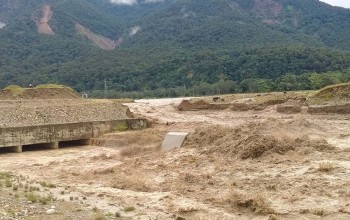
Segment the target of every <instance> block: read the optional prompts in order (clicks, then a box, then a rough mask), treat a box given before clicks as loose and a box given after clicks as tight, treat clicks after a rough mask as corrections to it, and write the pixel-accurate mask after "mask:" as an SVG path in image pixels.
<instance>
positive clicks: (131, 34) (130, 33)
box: [129, 26, 141, 36]
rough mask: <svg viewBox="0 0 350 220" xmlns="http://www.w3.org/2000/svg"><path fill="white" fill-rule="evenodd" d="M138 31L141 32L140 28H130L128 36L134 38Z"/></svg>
mask: <svg viewBox="0 0 350 220" xmlns="http://www.w3.org/2000/svg"><path fill="white" fill-rule="evenodd" d="M139 30H141V27H140V26H135V27H132V28H131V29H130V32H129V35H130V36H134V35H135V34H137V32H139Z"/></svg>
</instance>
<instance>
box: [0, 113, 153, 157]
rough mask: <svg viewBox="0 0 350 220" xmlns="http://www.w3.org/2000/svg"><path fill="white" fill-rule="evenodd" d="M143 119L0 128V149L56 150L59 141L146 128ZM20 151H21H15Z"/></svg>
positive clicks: (145, 122)
mask: <svg viewBox="0 0 350 220" xmlns="http://www.w3.org/2000/svg"><path fill="white" fill-rule="evenodd" d="M147 127H148V124H147V121H146V120H145V119H122V120H115V121H98V122H80V123H67V124H53V125H39V126H27V127H1V128H0V147H17V148H18V147H19V146H20V147H21V146H23V145H31V144H46V143H47V144H49V143H51V145H52V148H58V143H59V142H61V141H73V140H84V139H90V138H93V137H98V136H100V135H102V134H105V133H108V132H112V131H117V130H124V129H142V128H147ZM15 151H21V149H18V150H17V149H15Z"/></svg>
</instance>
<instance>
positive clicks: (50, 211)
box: [46, 209, 56, 215]
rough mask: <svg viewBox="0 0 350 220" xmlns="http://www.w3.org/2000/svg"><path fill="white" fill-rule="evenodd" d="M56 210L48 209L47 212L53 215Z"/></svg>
mask: <svg viewBox="0 0 350 220" xmlns="http://www.w3.org/2000/svg"><path fill="white" fill-rule="evenodd" d="M55 212H56V210H55V209H48V210H46V214H49V215H52V214H55Z"/></svg>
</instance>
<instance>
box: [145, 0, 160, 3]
mask: <svg viewBox="0 0 350 220" xmlns="http://www.w3.org/2000/svg"><path fill="white" fill-rule="evenodd" d="M143 2H144V3H157V2H164V0H144V1H143Z"/></svg>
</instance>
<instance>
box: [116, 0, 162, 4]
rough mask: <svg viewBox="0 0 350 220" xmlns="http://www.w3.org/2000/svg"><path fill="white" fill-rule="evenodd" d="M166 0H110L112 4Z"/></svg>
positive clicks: (160, 0)
mask: <svg viewBox="0 0 350 220" xmlns="http://www.w3.org/2000/svg"><path fill="white" fill-rule="evenodd" d="M164 1H165V0H110V2H111V3H112V4H117V5H136V4H138V3H139V2H140V3H159V2H164Z"/></svg>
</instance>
